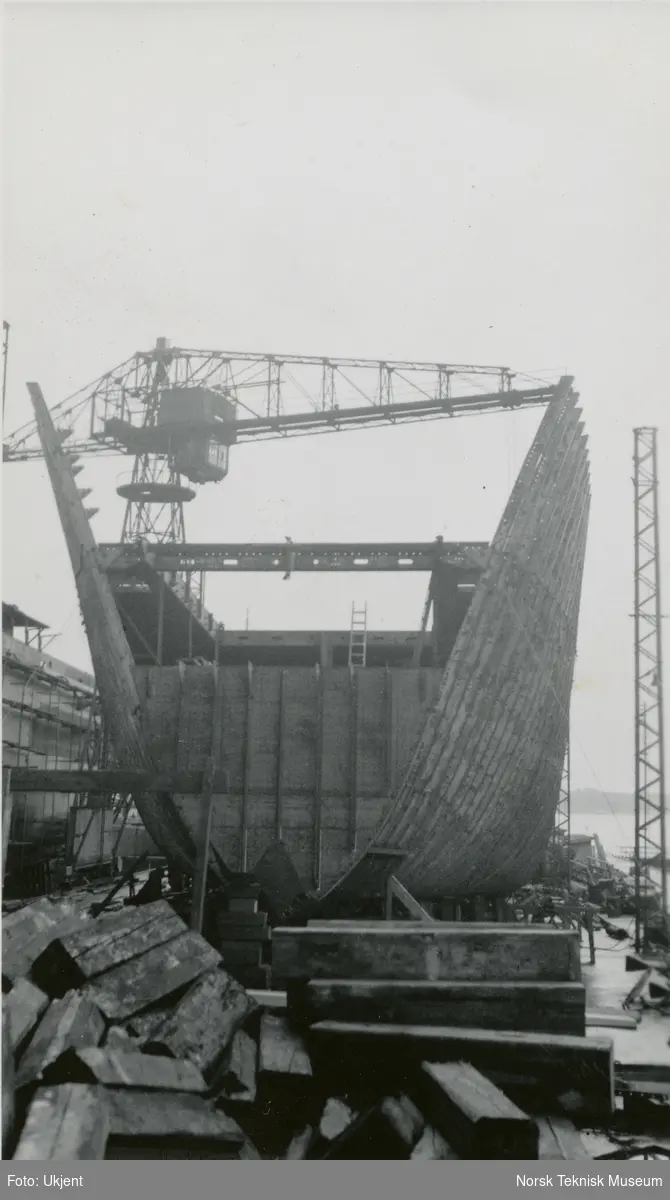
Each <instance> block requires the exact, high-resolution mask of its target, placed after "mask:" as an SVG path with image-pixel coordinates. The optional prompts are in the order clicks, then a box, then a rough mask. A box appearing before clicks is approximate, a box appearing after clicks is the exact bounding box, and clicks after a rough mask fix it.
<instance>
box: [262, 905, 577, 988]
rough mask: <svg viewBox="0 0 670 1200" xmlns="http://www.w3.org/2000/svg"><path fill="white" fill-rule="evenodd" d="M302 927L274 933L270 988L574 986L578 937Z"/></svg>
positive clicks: (516, 931)
mask: <svg viewBox="0 0 670 1200" xmlns="http://www.w3.org/2000/svg"><path fill="white" fill-rule="evenodd" d="M406 926H407V927H406V928H399V927H398V926H397V925H394V926H393V927H392V928H390V929H384V928H381V927H380V926H377V927H374V928H373V927H370V928H366V927H365V925H364V923H363V922H358V923H356V922H352V923H351V925H350V926H349V928H346V927H343V926H341V925H338V927H337V928H331V929H327V928H325V927H321V928H318V927H314V926H307V927H305V928H277V929H274V930H273V933H272V980H273V986H274V987H277V986H280V985H283V983H284V981H286V980H289V979H302V980H309V979H386V980H395V979H404V980H409V979H416V980H429V981H430V982H435V981H437V980H445V981H448V982H450V983H460V982H476V981H477V982H484V981H488V980H491V979H495V980H497V981H499V982H514V983H522V982H536V983H537V982H546V983H578V982H579V981H580V978H581V965H580V959H579V934H578V933H573V932H572V931H568V930H563V929H548V928H546V927H539V926H530V925H518V926H516V925H515V926H504V925H490V926H484V925H482V926H481V927H479V928H472V927H465V928H459V927H458V926H456V925H442V924H440V923H439V922H437V921H435V922H433V924H432V925H427V924H421V925H420V927H419V928H418V929H416V928H413V927H412V926H413V922H410V921H408V922H406Z"/></svg>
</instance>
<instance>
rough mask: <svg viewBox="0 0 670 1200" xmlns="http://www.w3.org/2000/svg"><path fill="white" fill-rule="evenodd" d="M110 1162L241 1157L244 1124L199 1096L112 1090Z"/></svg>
mask: <svg viewBox="0 0 670 1200" xmlns="http://www.w3.org/2000/svg"><path fill="white" fill-rule="evenodd" d="M107 1097H108V1102H109V1108H110V1128H109V1141H108V1144H107V1154H106V1157H107V1158H114V1159H131V1158H132V1159H135V1158H144V1159H157V1158H175V1159H184V1158H221V1159H234V1158H239V1157H240V1154H241V1152H242V1150H243V1147H244V1143H245V1141H246V1138H245V1135H244V1133H243V1132H242V1130H241V1129H240V1126H239V1125H238V1124H237V1122H236V1121H234V1120H233V1119H232V1118H231V1117H228V1116H226V1114H225V1113H223V1112H220V1111H219V1110H217V1109H215V1108H214V1107H213V1106H212V1105H211V1104H210V1103H208V1101H206V1100H205V1099H203V1098H202V1097H201V1096H194V1095H190V1094H189V1093H183V1092H149V1091H146V1092H142V1091H130V1090H128V1089H125V1088H109V1089H108V1090H107Z"/></svg>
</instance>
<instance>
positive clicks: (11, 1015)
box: [2, 979, 49, 1054]
mask: <svg viewBox="0 0 670 1200" xmlns="http://www.w3.org/2000/svg"><path fill="white" fill-rule="evenodd" d="M2 1007H3V1011H4V1012H6V1013H7V1017H8V1037H9V1042H10V1045H11V1048H12V1052H13V1053H14V1054H16V1053H18V1052H20V1050H21V1049H22V1048H23V1046H24V1043H25V1041H26V1039H27V1038H28V1037H30V1034H31V1033H32V1031H33V1029H34V1028H35V1026H36V1025H37V1022H38V1021H39V1019H40V1017H42V1016H43V1015H44V1013H45V1012H46V1010H47V1008H48V1007H49V997H48V996H45V995H44V992H41V991H40V989H39V988H37V987H35V985H34V983H31V982H30V980H29V979H17V981H16V983H15V984H14V986H13V988H12V990H11V992H9V993H8V995H7V996H5V997H4V999H3V1004H2Z"/></svg>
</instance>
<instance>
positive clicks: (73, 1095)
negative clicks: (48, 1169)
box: [14, 1083, 109, 1162]
mask: <svg viewBox="0 0 670 1200" xmlns="http://www.w3.org/2000/svg"><path fill="white" fill-rule="evenodd" d="M108 1131H109V1110H108V1106H107V1096H106V1094H105V1091H104V1089H103V1088H100V1087H90V1086H87V1085H86V1084H78V1083H66V1084H63V1086H62V1087H50V1088H49V1087H45V1088H38V1090H37V1091H36V1093H35V1096H34V1098H33V1101H32V1104H31V1105H30V1108H29V1110H28V1117H27V1119H26V1123H25V1125H24V1127H23V1130H22V1132H21V1137H20V1139H19V1144H18V1146H17V1148H16V1151H15V1153H14V1159H15V1160H19V1161H23V1162H27V1161H33V1162H49V1161H52V1162H54V1161H59V1162H73V1161H74V1162H77V1161H80V1162H84V1161H95V1160H100V1159H102V1158H104V1157H105V1147H106V1144H107V1135H108Z"/></svg>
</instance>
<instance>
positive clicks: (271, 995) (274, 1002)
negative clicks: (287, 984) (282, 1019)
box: [247, 988, 287, 1012]
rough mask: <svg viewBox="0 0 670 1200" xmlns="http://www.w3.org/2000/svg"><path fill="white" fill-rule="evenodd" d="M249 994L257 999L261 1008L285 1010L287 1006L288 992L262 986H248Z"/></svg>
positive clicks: (253, 998)
mask: <svg viewBox="0 0 670 1200" xmlns="http://www.w3.org/2000/svg"><path fill="white" fill-rule="evenodd" d="M247 995H248V996H250V997H251V999H252V1000H255V1002H256V1004H257V1005H258V1006H259V1008H269V1009H271V1010H272V1011H280V1012H281V1011H283V1010H285V1009H286V1007H287V998H286V992H273V991H270V990H265V989H262V988H247Z"/></svg>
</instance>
